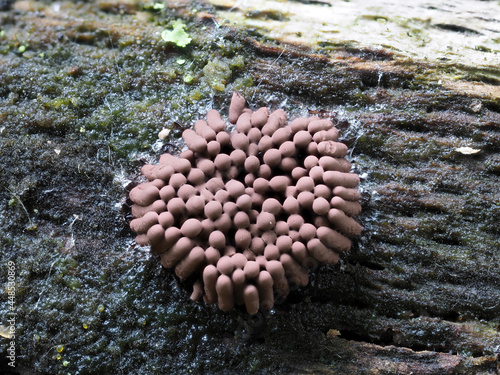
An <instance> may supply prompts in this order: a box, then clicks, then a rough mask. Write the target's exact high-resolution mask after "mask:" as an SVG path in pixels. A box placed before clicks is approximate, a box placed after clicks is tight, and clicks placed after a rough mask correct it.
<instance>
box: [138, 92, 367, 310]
mask: <svg viewBox="0 0 500 375" xmlns="http://www.w3.org/2000/svg"><path fill="white" fill-rule="evenodd" d="M229 122H230V123H231V124H236V127H235V130H234V131H232V132H230V133H229V132H227V131H226V123H225V121H224V120H222V119H221V116H220V114H219V112H217V111H216V110H211V111H209V112H208V113H207V118H206V121H205V120H198V121H197V122H196V123H195V125H194V130H191V129H188V130H185V131H184V132H183V134H182V137H183V138H184V140H185V142H186V144H187V147H188V149H187V150H186V151H184V152H182V153H181V154H180V155H179V157H176V156H172V155H170V154H164V155H162V156H161V158H160V163H159V164H158V165H145V166H144V167H143V168H142V173H143V174H144V175H145V176H146V177H147V179H148V180H149V181H148V182H145V183H142V184H140V185H138V186H137V187H135V188H134V189H132V190H131V191H130V198H131V200H132V201H133V202H134V205H133V206H132V215H133V216H134V219H133V220H132V221H131V222H130V227H131V228H132V230H134V231H135V232H137V233H138V236H137V237H136V242H137V243H138V244H141V245H150V246H151V252H152V253H153V254H161V264H162V265H163V266H164V267H165V268H174V269H175V273H176V275H177V276H178V277H179V278H181V279H185V278H187V277H188V276H190V275H192V274H197V275H199V279H198V280H197V281H196V282H195V284H194V287H193V294H192V296H191V298H192V299H193V300H198V299H200V298H202V297H203V299H204V300H205V302H207V303H209V304H212V303H215V302H217V303H218V306H219V308H220V309H221V310H223V311H229V310H231V309H233V308H234V306H235V305H245V307H246V310H247V311H248V313H249V314H255V313H257V311H258V310H259V308H262V309H271V308H272V307H273V305H274V300H275V296H276V295H279V296H280V298H282V297H284V296H286V295H287V294H288V293H289V289H290V285H289V282H293V283H294V284H298V285H300V286H305V285H306V284H307V283H308V280H309V278H308V270H307V264H310V263H311V262H310V260H311V257H312V258H314V259H315V260H316V261H318V262H322V263H326V264H330V265H333V264H336V263H337V262H338V260H339V253H342V252H344V251H346V250H349V249H350V247H351V241H350V240H349V239H348V238H347V237H348V236H353V235H357V234H359V233H360V232H361V229H362V228H361V226H360V225H359V224H358V223H357V222H356V221H355V220H354V219H353V218H352V216H354V215H357V214H358V213H359V212H360V211H361V205H360V203H359V202H358V201H359V198H360V194H359V191H358V190H357V185H358V183H359V177H358V175H356V174H354V173H350V169H351V164H350V163H349V162H348V161H347V160H346V159H345V158H344V157H345V155H346V153H347V146H346V145H345V144H343V143H340V142H338V130H337V129H336V128H335V127H334V126H333V124H332V122H331V121H330V120H326V119H319V118H317V117H311V118H298V119H295V120H293V121H291V122H290V123H288V124H287V123H286V114H285V112H284V111H283V110H280V109H278V110H276V111H274V112H273V113H271V114H270V113H269V110H268V108H259V109H258V110H256V111H254V112H252V111H251V110H250V109H246V108H245V99H244V98H243V97H242V96H240V95H239V94H237V93H235V94H233V97H232V100H231V105H230V108H229Z"/></svg>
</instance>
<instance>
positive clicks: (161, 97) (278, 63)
mask: <svg viewBox="0 0 500 375" xmlns="http://www.w3.org/2000/svg"><path fill="white" fill-rule="evenodd" d="M396 3H397V2H395V1H394V2H390V1H372V2H369V3H367V2H364V1H361V0H358V1H350V2H346V1H333V0H321V1H305V0H304V1H287V2H285V1H258V2H246V1H237V2H236V1H222V0H210V1H176V2H165V3H163V2H138V1H134V0H100V1H89V2H72V1H61V2H45V1H15V2H14V1H3V2H0V7H1V11H0V83H1V84H0V163H1V165H2V168H0V230H1V232H2V236H1V238H0V247H1V249H2V251H1V252H0V254H1V255H0V260H1V264H2V267H0V279H1V280H2V283H6V282H7V280H8V276H9V274H8V272H11V271H9V268H8V267H7V264H8V262H9V261H13V262H14V263H15V277H16V295H15V304H14V308H15V309H16V312H17V315H16V331H15V340H16V364H17V367H16V368H15V372H14V373H19V374H27V373H37V374H53V373H72V374H95V373H102V374H105V373H110V374H111V373H123V374H132V373H136V372H140V373H144V374H164V373H178V374H196V373H200V374H201V373H213V374H225V373H228V371H229V372H230V373H254V374H269V373H281V374H287V373H289V374H318V373H319V374H356V373H364V374H436V375H437V374H443V373H454V374H496V373H498V371H499V359H498V358H499V357H498V356H499V353H500V329H499V324H500V302H499V301H500V274H499V272H498V264H500V230H499V227H498V223H499V222H500V203H499V202H500V188H499V186H500V185H499V182H500V91H499V87H500V69H499V66H500V64H499V56H500V53H499V52H500V44H499V43H500V27H499V24H498V20H497V19H495V16H494V15H496V14H500V5H499V4H498V2H493V1H480V2H478V1H472V0H470V1H467V0H463V1H453V2H451V1H447V2H444V3H440V4H429V3H427V2H421V1H416V2H412V3H411V5H397V4H396ZM233 92H238V93H240V94H241V95H242V96H243V97H245V98H246V99H247V104H248V106H249V109H250V110H252V111H254V110H257V109H258V108H260V107H267V108H269V109H270V111H271V112H272V111H276V110H278V109H282V110H284V111H285V112H286V113H287V116H288V118H290V119H294V118H302V117H313V116H316V117H318V118H320V119H323V120H329V121H331V122H332V123H334V124H335V127H336V128H337V129H338V141H339V142H341V143H342V144H344V145H346V146H347V148H348V150H349V151H348V154H347V155H346V159H347V160H348V161H349V162H350V163H351V166H352V169H351V172H352V173H354V174H356V175H357V176H359V178H360V183H359V187H358V189H359V191H360V192H361V197H360V202H361V205H362V211H361V213H360V214H359V215H357V216H356V220H357V221H358V222H359V224H360V225H361V226H362V227H363V228H364V229H363V231H362V233H361V234H360V235H358V236H354V237H352V246H351V249H350V250H349V251H348V252H345V253H342V254H341V255H340V257H339V261H338V263H336V264H333V263H335V262H332V264H331V265H318V267H315V268H314V269H310V270H309V273H308V276H307V277H308V283H307V285H303V286H300V285H291V286H290V291H289V293H288V296H287V298H286V299H278V300H276V299H275V300H274V305H273V307H272V309H270V311H261V310H259V311H257V312H255V311H254V310H251V313H253V314H249V313H248V312H247V311H246V310H245V308H238V307H237V308H235V309H232V310H230V311H227V312H224V311H221V310H220V309H219V308H217V306H215V305H207V304H205V303H200V302H193V301H191V300H190V298H189V297H190V295H191V293H192V291H193V283H194V282H195V281H196V280H195V279H193V278H192V277H191V278H190V276H189V273H188V272H185V273H181V276H183V277H184V276H185V279H182V280H181V279H180V278H179V277H178V276H177V275H176V274H175V272H171V271H169V270H166V269H163V268H162V266H161V259H160V257H158V256H152V255H151V254H150V253H149V248H147V247H141V246H138V245H137V244H136V243H135V241H134V237H135V234H134V233H133V232H132V231H131V230H130V228H129V224H130V222H131V219H132V216H133V215H132V212H131V210H132V209H131V203H132V202H131V201H130V200H128V198H127V197H128V196H129V192H131V191H132V189H133V188H134V187H135V186H138V185H139V184H140V183H143V182H144V181H145V180H144V178H143V177H142V176H141V169H142V168H143V167H144V166H145V165H156V164H158V162H159V160H160V155H162V154H171V155H180V154H181V153H182V152H183V151H185V150H186V143H185V142H184V141H183V140H182V134H183V133H184V134H186V135H189V134H192V132H193V131H195V130H196V129H195V124H196V122H197V121H198V120H200V119H203V118H205V116H206V114H207V113H208V112H209V111H211V110H216V111H218V112H219V113H220V114H221V116H222V118H223V119H224V120H226V123H228V124H229V123H230V122H231V120H230V119H228V117H227V116H228V112H227V111H228V108H229V105H230V101H231V97H232V93H233ZM188 138H189V137H188ZM186 141H187V139H186ZM192 147H198V146H196V145H192ZM185 229H186V230H187V229H188V228H185ZM183 270H184V268H183ZM183 272H184V271H183ZM304 284H305V283H304ZM0 294H1V299H0V325H1V326H0V328H1V329H0V335H1V336H2V337H1V338H0V339H1V341H0V342H1V343H2V347H1V348H2V350H3V353H4V355H3V356H2V359H1V360H0V367H1V371H0V372H2V371H3V372H5V369H9V368H10V367H8V363H7V362H6V359H5V358H6V355H7V348H8V346H7V345H8V343H9V342H10V338H12V337H11V333H10V330H9V322H8V321H7V319H8V318H9V315H8V313H9V311H10V310H9V309H10V306H11V305H9V304H8V294H7V290H6V288H2V289H1V291H0ZM250 294H251V293H250Z"/></svg>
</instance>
